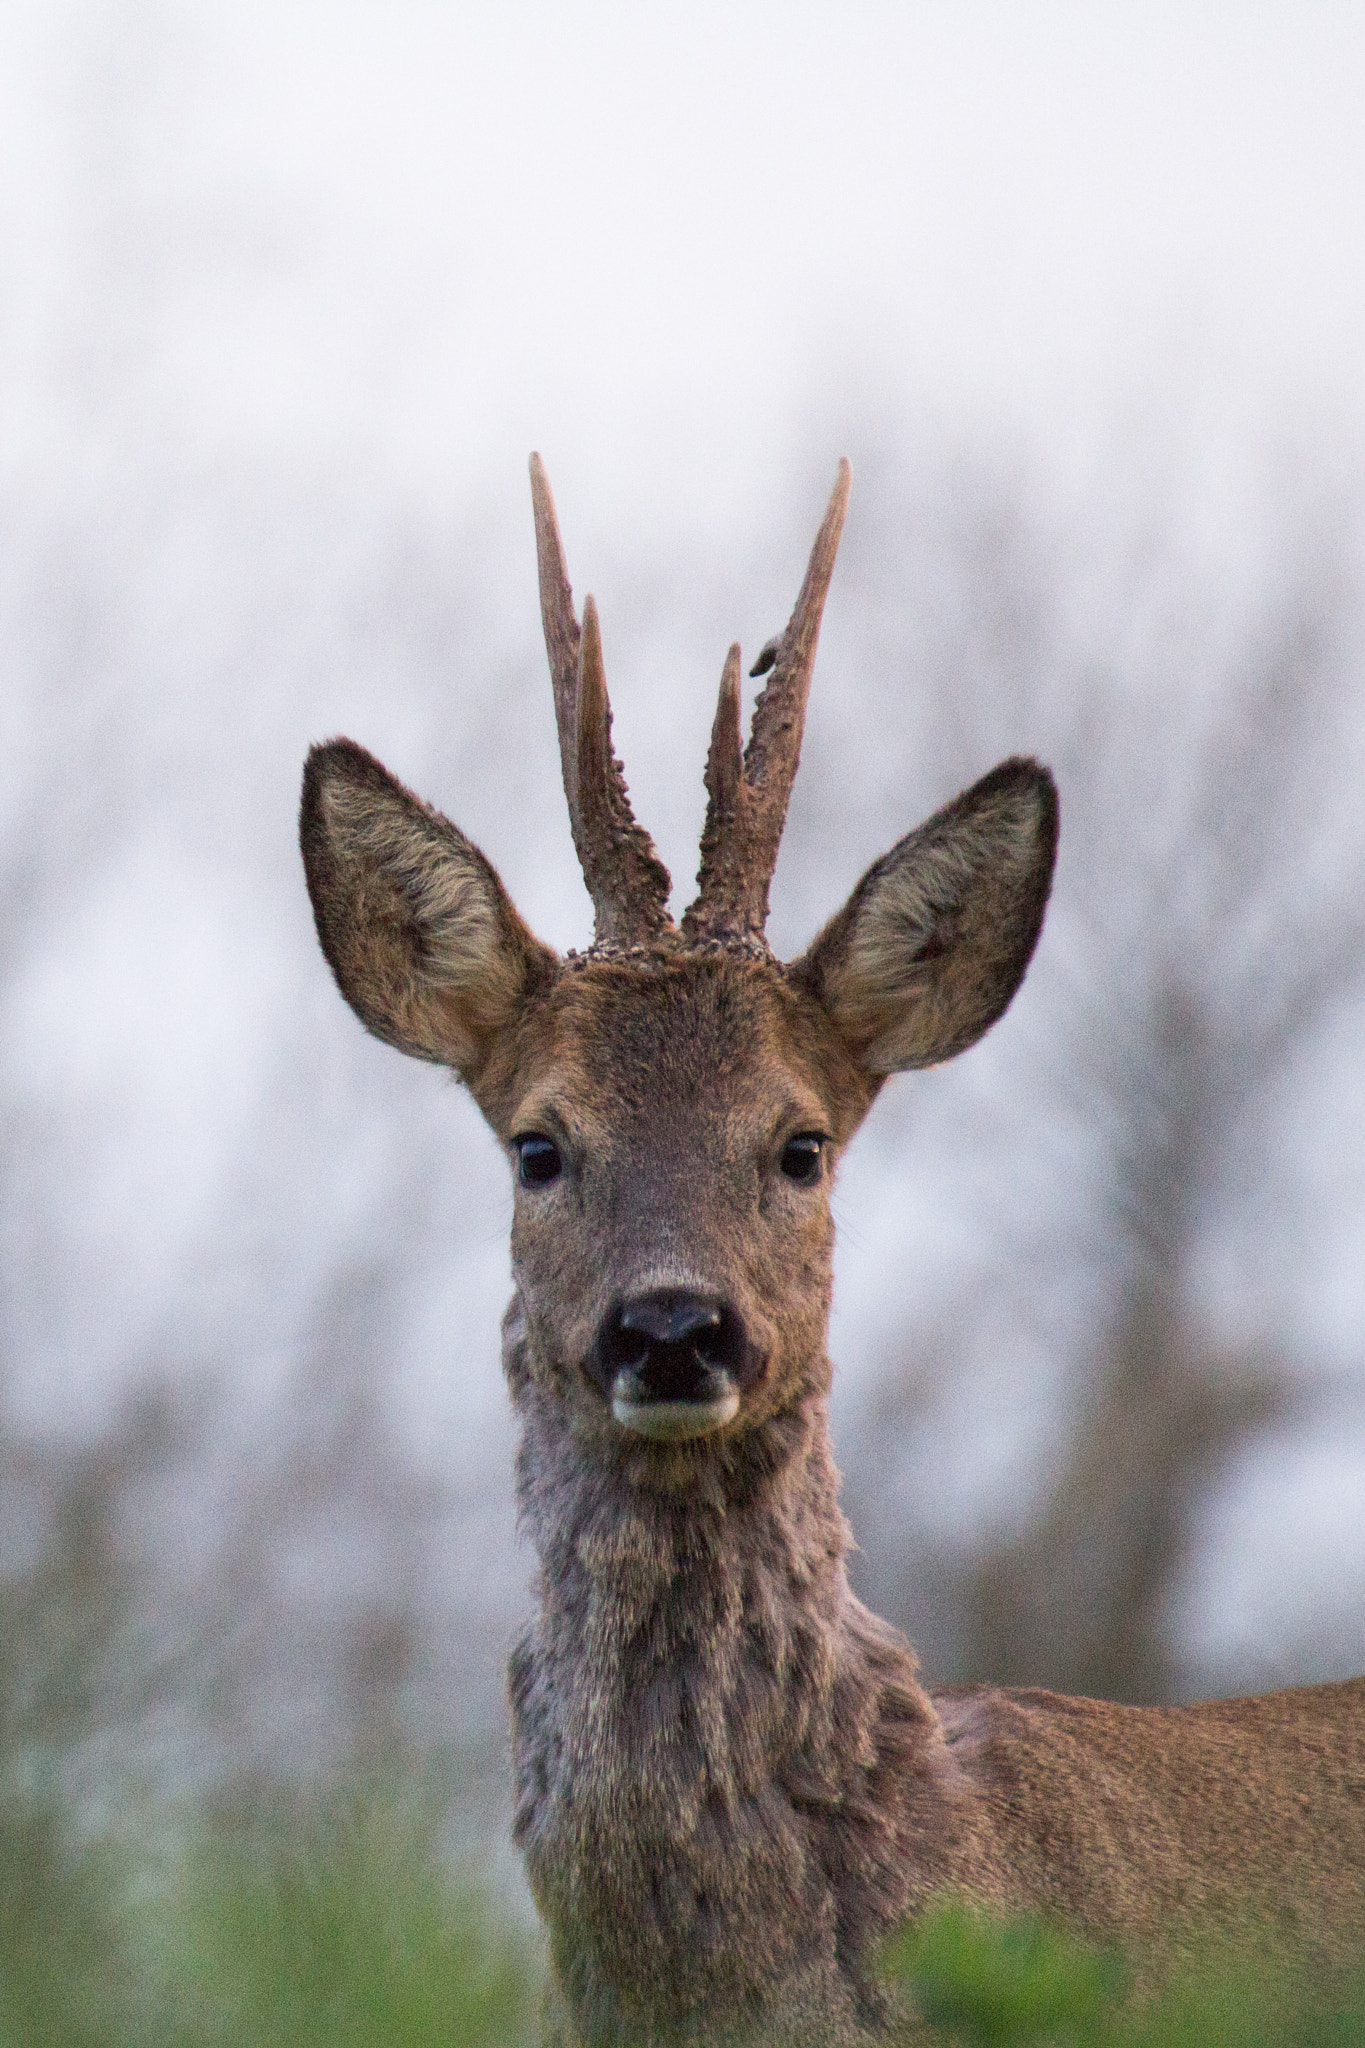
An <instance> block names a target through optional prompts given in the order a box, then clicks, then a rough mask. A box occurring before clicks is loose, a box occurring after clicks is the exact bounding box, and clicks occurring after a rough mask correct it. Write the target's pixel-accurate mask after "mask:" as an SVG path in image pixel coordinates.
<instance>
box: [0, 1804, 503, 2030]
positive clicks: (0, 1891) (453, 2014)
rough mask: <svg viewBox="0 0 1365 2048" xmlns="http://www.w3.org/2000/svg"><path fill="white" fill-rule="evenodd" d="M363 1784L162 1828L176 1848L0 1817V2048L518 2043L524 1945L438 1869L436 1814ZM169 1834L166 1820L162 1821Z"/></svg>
mask: <svg viewBox="0 0 1365 2048" xmlns="http://www.w3.org/2000/svg"><path fill="white" fill-rule="evenodd" d="M430 1793H431V1787H430V1785H429V1784H424V1783H423V1782H422V1781H421V1777H420V1774H419V1777H418V1781H417V1782H416V1783H415V1784H414V1786H413V1787H412V1788H411V1789H410V1790H408V1791H401V1792H400V1791H398V1790H396V1789H394V1788H393V1787H391V1786H385V1785H375V1784H370V1783H363V1782H362V1783H360V1784H354V1785H348V1786H346V1787H344V1788H339V1789H334V1790H332V1791H331V1792H328V1793H325V1794H320V1795H314V1796H310V1797H303V1796H301V1795H299V1794H297V1793H291V1792H288V1791H285V1790H281V1789H276V1790H274V1791H272V1792H269V1793H267V1792H263V1791H262V1792H257V1793H256V1794H254V1795H253V1796H251V1797H250V1798H244V1799H241V1800H238V1801H235V1802H234V1803H233V1804H232V1805H231V1806H222V1807H218V1808H216V1809H215V1810H213V1811H210V1812H204V1811H201V1812H199V1813H197V1814H196V1815H194V1816H193V1817H192V1818H191V1820H190V1821H189V1823H188V1824H187V1825H186V1824H185V1817H184V1816H173V1815H169V1814H168V1816H167V1820H168V1822H169V1823H170V1828H169V1832H171V1833H172V1834H173V1835H174V1836H175V1837H176V1840H175V1846H174V1847H173V1848H171V1849H163V1851H162V1852H161V1853H159V1854H158V1853H157V1852H156V1851H155V1850H153V1849H149V1848H148V1847H146V1846H145V1845H144V1846H143V1847H141V1848H137V1847H134V1846H131V1845H125V1846H122V1847H115V1846H114V1845H112V1844H111V1843H108V1842H104V1843H100V1844H95V1845H91V1844H83V1843H81V1842H80V1841H79V1840H78V1839H77V1838H76V1837H75V1836H74V1835H73V1833H72V1831H71V1830H70V1828H69V1827H68V1826H66V1825H64V1823H63V1819H62V1817H61V1816H60V1814H59V1813H58V1812H57V1811H56V1810H55V1808H54V1807H53V1806H52V1805H51V1804H47V1803H40V1802H35V1801H31V1800H25V1799H23V1798H17V1799H16V1798H14V1797H11V1798H9V1799H8V1800H7V1801H6V1804H5V1811H4V1813H3V1815H2V1816H0V2048H124V2044H127V2048H133V2044H137V2048H161V2044H165V2048H172V2044H174V2048H210V2044H213V2048H219V2044H221V2048H229V2044H230V2048H351V2044H354V2048H361V2044H365V2048H375V2044H386V2048H388V2044H392V2048H521V2044H523V2043H530V2042H532V2041H533V2040H534V2038H535V2025H536V2015H537V2011H538V2006H539V1984H540V1961H539V1954H538V1949H537V1945H536V1943H535V1941H534V1938H533V1937H532V1936H531V1934H530V1933H529V1931H528V1930H527V1929H526V1928H525V1927H524V1926H523V1925H521V1924H520V1923H518V1922H517V1921H516V1920H515V1918H514V1917H513V1916H512V1915H511V1914H510V1913H508V1912H506V1911H505V1910H504V1911H500V1910H499V1909H497V1908H496V1907H495V1906H494V1905H493V1904H492V1902H491V1900H490V1898H489V1896H488V1894H487V1892H486V1891H485V1890H483V1889H482V1888H481V1887H480V1886H479V1885H478V1884H477V1883H476V1882H474V1881H472V1880H470V1879H468V1878H462V1877H460V1876H459V1875H458V1874H456V1873H454V1872H452V1871H451V1870H450V1869H449V1868H448V1867H447V1866H446V1864H445V1862H444V1860H443V1857H442V1853H441V1834H442V1829H443V1824H444V1816H445V1802H444V1801H443V1800H441V1799H439V1798H436V1797H430V1796H428V1795H429V1794H430ZM177 1821H178V1822H179V1823H180V1824H179V1825H177Z"/></svg>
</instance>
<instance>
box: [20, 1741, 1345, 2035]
mask: <svg viewBox="0 0 1365 2048" xmlns="http://www.w3.org/2000/svg"><path fill="white" fill-rule="evenodd" d="M445 1812H446V1798H445V1794H444V1791H443V1788H442V1787H441V1785H440V1784H439V1783H437V1782H433V1781H432V1780H430V1779H429V1778H423V1776H422V1775H421V1774H414V1776H413V1778H412V1779H411V1780H410V1781H409V1783H408V1784H407V1785H406V1786H400V1785H399V1784H398V1783H397V1781H393V1780H391V1781H386V1782H382V1783H375V1782H373V1781H363V1782H359V1783H349V1784H345V1785H342V1786H338V1787H336V1788H334V1789H332V1790H331V1791H330V1792H327V1793H325V1794H320V1795H314V1796H309V1797H305V1796H302V1795H299V1794H297V1793H289V1792H286V1791H280V1790H276V1791H273V1792H270V1791H265V1792H261V1793H259V1794H258V1795H256V1796H255V1797H253V1798H251V1799H250V1800H245V1799H244V1800H238V1801H236V1802H235V1803H233V1804H231V1805H224V1806H220V1807H218V1808H216V1809H214V1810H212V1811H200V1812H198V1813H195V1814H191V1815H189V1816H186V1815H184V1814H180V1815H163V1816H162V1817H161V1818H162V1823H163V1825H162V1828H161V1842H162V1846H161V1847H159V1848H158V1847H157V1846H156V1845H155V1838H154V1837H152V1836H149V1835H148V1834H147V1833H145V1832H144V1834H143V1836H142V1837H140V1838H139V1837H137V1836H135V1835H134V1834H133V1832H132V1831H131V1829H130V1830H129V1831H128V1833H127V1836H126V1839H125V1841H124V1843H123V1844H122V1846H119V1845H118V1844H115V1843H111V1842H103V1843H95V1844H82V1843H81V1842H80V1841H79V1840H77V1839H76V1838H75V1837H74V1836H73V1835H72V1833H71V1831H70V1829H69V1828H68V1827H67V1826H66V1825H65V1823H64V1821H63V1817H62V1815H61V1813H60V1811H59V1809H58V1807H57V1806H56V1804H55V1803H54V1802H53V1800H52V1799H51V1798H49V1799H47V1800H43V1799H40V1798H36V1797H32V1796H29V1797H24V1796H21V1795H19V1794H18V1793H14V1792H11V1793H9V1794H8V1795H5V1796H3V1797H0V2048H134V2044H136V2048H529V2044H531V2043H532V2042H533V2041H534V2040H535V2038H536V2015H537V2010H538V2005H539V1987H540V1978H541V1959H540V1953H539V1949H538V1946H537V1944H536V1942H535V1941H534V1939H533V1937H531V1936H530V1935H529V1934H528V1932H527V1931H526V1930H525V1928H524V1927H522V1926H521V1925H520V1924H519V1923H517V1922H516V1921H515V1919H514V1918H512V1917H511V1916H509V1915H508V1914H507V1912H506V1911H505V1910H500V1909H499V1908H498V1907H497V1906H495V1904H494V1903H493V1902H492V1900H491V1898H490V1896H489V1894H488V1892H487V1891H486V1890H485V1889H483V1888H481V1887H480V1886H479V1885H478V1884H477V1883H476V1882H474V1881H472V1880H471V1879H469V1878H468V1877H461V1876H459V1875H458V1874H455V1873H452V1871H451V1870H450V1869H449V1868H448V1866H447V1864H446V1862H445V1860H444V1859H443V1856H442V1853H441V1838H442V1829H443V1823H444V1817H445ZM885 1962H886V1971H887V1975H888V1976H889V1977H890V1978H891V1979H892V1980H893V1981H894V1982H896V1983H897V1984H898V1985H899V1986H900V1987H901V1989H902V1991H903V1992H904V1993H905V1994H906V1996H907V1998H908V2000H909V2002H910V2004H911V2005H912V2006H913V2008H914V2009H915V2010H916V2011H917V2012H918V2013H919V2014H920V2015H921V2016H922V2020H923V2022H924V2029H922V2032H921V2034H917V2035H916V2036H915V2038H916V2039H920V2038H926V2039H931V2040H934V2041H941V2042H942V2043H944V2044H945V2048H1044V2044H1047V2048H1365V1971H1362V1972H1361V1973H1360V1974H1357V1975H1356V1976H1355V1977H1354V1978H1348V1977H1340V1978H1337V1979H1333V1980H1331V1981H1323V1980H1319V1981H1317V1982H1316V1983H1315V1984H1313V1985H1311V1986H1307V1985H1305V1984H1304V1983H1303V1982H1302V1981H1299V1980H1293V1979H1290V1978H1288V1977H1286V1976H1284V1975H1280V1976H1278V1977H1277V1976H1275V1975H1274V1974H1272V1973H1270V1972H1269V1971H1267V1970H1265V1969H1262V1968H1258V1967H1257V1966H1256V1964H1255V1963H1254V1962H1253V1963H1251V1964H1247V1963H1243V1964H1241V1965H1239V1966H1236V1967H1234V1966H1233V1965H1230V1964H1228V1963H1227V1962H1226V1961H1221V1962H1215V1961H1213V1960H1210V1961H1209V1962H1208V1964H1207V1965H1206V1966H1205V1967H1204V1968H1202V1969H1198V1970H1187V1971H1186V1972H1185V1973H1184V1974H1183V1975H1182V1976H1181V1977H1180V1978H1179V1979H1178V1980H1177V1981H1175V1982H1173V1983H1172V1984H1170V1985H1169V1986H1168V1987H1167V1988H1166V1989H1165V1990H1164V1991H1163V1992H1162V1993H1161V1994H1160V1996H1159V1997H1157V1998H1156V1999H1154V2000H1149V2001H1148V2002H1147V2003H1145V2004H1143V2003H1140V2002H1135V2001H1132V2000H1131V1999H1130V1998H1129V1990H1128V1986H1129V1979H1128V1974H1127V1972H1126V1970H1125V1968H1124V1966H1123V1964H1122V1962H1121V1960H1120V1959H1119V1958H1118V1957H1117V1956H1115V1955H1113V1954H1110V1953H1106V1952H1103V1951H1097V1950H1095V1949H1091V1948H1087V1947H1085V1946H1084V1945H1083V1944H1081V1943H1078V1942H1076V1941H1074V1940H1072V1939H1071V1938H1069V1937H1068V1936H1066V1935H1065V1934H1063V1933H1061V1932H1059V1931H1058V1930H1057V1929H1056V1928H1054V1927H1051V1926H1048V1925H1045V1924H1043V1923H1042V1922H1039V1921H1037V1920H1031V1919H1018V1920H1009V1921H1002V1920H996V1919H992V1918H989V1917H987V1916H985V1915H980V1914H976V1913H972V1912H968V1911H965V1910H963V1909H962V1908H959V1907H946V1908H943V1909H941V1910H939V1911H937V1912H934V1913H931V1914H929V1915H927V1916H926V1917H925V1918H924V1919H923V1920H922V1921H921V1922H919V1923H918V1925H916V1926H915V1927H914V1928H911V1929H908V1930H906V1932H905V1933H903V1934H902V1935H900V1936H899V1937H898V1938H897V1939H896V1941H895V1942H893V1943H892V1944H891V1945H890V1947H889V1949H888V1951H887V1955H886V1959H885ZM925 2030H927V2031H925Z"/></svg>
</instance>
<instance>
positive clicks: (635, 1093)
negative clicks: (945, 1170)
mask: <svg viewBox="0 0 1365 2048" xmlns="http://www.w3.org/2000/svg"><path fill="white" fill-rule="evenodd" d="M530 1036H531V1038H532V1041H533V1043H532V1045H531V1046H530V1047H529V1048H528V1050H527V1053H526V1055H525V1057H524V1059H523V1062H522V1065H521V1067H520V1069H519V1071H518V1074H517V1077H516V1086H515V1089H514V1090H513V1092H512V1097H511V1099H510V1107H509V1109H508V1110H507V1111H506V1113H505V1122H506V1126H507V1128H506V1129H505V1131H504V1132H502V1133H501V1135H503V1136H504V1137H505V1139H506V1141H507V1142H508V1145H509V1151H510V1153H511V1157H512V1163H513V1170H514V1173H515V1176H516V1181H517V1188H516V1208H515V1220H514V1223H513V1233H512V1249H513V1261H514V1266H515V1271H516V1277H517V1284H518V1287H519V1290H520V1293H521V1297H522V1303H523V1307H524V1312H525V1318H526V1326H527V1334H528V1339H529V1348H530V1355H531V1359H532V1361H533V1364H534V1367H535V1369H536V1370H537V1371H539V1372H541V1373H542V1374H543V1375H544V1376H545V1377H546V1379H547V1381H549V1382H552V1383H553V1385H554V1387H555V1389H556V1391H557V1392H558V1393H559V1395H560V1397H561V1398H562V1399H563V1400H564V1401H565V1402H567V1403H568V1404H569V1406H570V1408H571V1410H572V1412H573V1414H574V1416H575V1418H576V1420H577V1421H578V1423H579V1425H580V1426H581V1427H582V1428H583V1429H585V1430H588V1431H591V1432H592V1433H593V1434H595V1435H599V1436H600V1435H606V1436H609V1435H611V1434H612V1433H616V1432H621V1431H624V1432H626V1433H628V1434H630V1435H635V1436H644V1437H646V1438H649V1439H652V1440H656V1441H657V1440H661V1439H662V1440H677V1439H679V1438H691V1437H696V1436H702V1435H707V1434H710V1433H712V1432H714V1431H727V1430H728V1431H733V1430H736V1429H742V1428H744V1427H746V1426H748V1425H750V1424H751V1423H753V1422H754V1421H756V1420H759V1419H761V1418H762V1417H764V1416H766V1415H768V1414H771V1413H772V1412H773V1411H774V1409H775V1408H776V1407H779V1406H781V1405H783V1404H785V1403H788V1402H790V1401H791V1400H792V1399H793V1398H795V1397H797V1396H798V1395H799V1394H800V1393H803V1392H807V1391H809V1390H810V1376H811V1374H812V1372H814V1371H818V1370H819V1369H820V1367H821V1362H822V1359H823V1335H824V1327H825V1320H826V1317H827V1314H828V1308H829V1280H830V1254H831V1249H832V1239H833V1229H832V1224H831V1221H830V1212H829V1196H830V1184H831V1180H832V1177H833V1173H834V1168H835V1163H836V1160H837V1157H838V1152H839V1148H840V1146H841V1145H842V1144H843V1143H844V1142H845V1140H846V1139H847V1137H848V1136H849V1134H850V1132H851V1130H852V1128H853V1127H854V1125H855V1124H856V1123H857V1121H858V1119H859V1117H860V1115H861V1113H862V1110H863V1108H864V1107H865V1105H866V1102H867V1100H868V1099H869V1095H870V1090H869V1089H868V1086H867V1084H866V1082H865V1081H864V1079H863V1077H862V1076H861V1075H860V1074H859V1073H858V1071H857V1069H856V1068H855V1067H854V1065H853V1063H852V1062H851V1061H850V1060H849V1059H848V1058H847V1056H846V1055H845V1054H844V1053H843V1052H842V1049H841V1048H840V1047H839V1045H838V1043H837V1040H835V1039H834V1037H833V1034H831V1033H830V1032H829V1031H828V1029H827V1027H825V1028H822V1020H821V1019H820V1017H819V1015H818V1013H817V1011H816V1008H815V1006H814V1005H813V1004H811V1003H810V1002H809V1001H808V1000H806V999H804V998H803V997H801V996H800V995H799V994H798V993H797V992H796V991H795V990H793V989H792V988H790V987H789V986H788V985H787V984H786V982H785V981H784V979H783V977H782V976H781V975H780V973H778V972H777V971H776V969H774V968H771V967H767V966H765V965H763V964H761V963H758V962H754V961H736V960H733V959H731V958H729V957H727V956H726V955H725V954H724V953H722V952H719V951H716V952H707V953H701V954H696V953H693V954H685V953H684V954H682V955H681V956H680V957H678V958H676V959H671V960H670V959H668V958H667V957H666V956H665V957H662V958H660V959H658V960H657V961H654V962H650V963H649V964H629V963H626V964H620V965H615V964H612V963H609V962H602V963H594V962H590V963H588V964H586V965H585V966H583V967H581V968H579V969H578V970H577V971H571V972H569V973H567V974H565V975H564V976H563V977H562V979H561V981H560V983H559V985H558V986H557V987H556V989H555V990H554V992H553V994H552V995H551V996H550V997H549V999H548V1000H547V1001H546V1003H545V1004H544V1010H543V1015H542V1017H541V1018H540V1020H539V1021H538V1025H537V1028H536V1030H535V1031H534V1032H533V1033H532V1034H530Z"/></svg>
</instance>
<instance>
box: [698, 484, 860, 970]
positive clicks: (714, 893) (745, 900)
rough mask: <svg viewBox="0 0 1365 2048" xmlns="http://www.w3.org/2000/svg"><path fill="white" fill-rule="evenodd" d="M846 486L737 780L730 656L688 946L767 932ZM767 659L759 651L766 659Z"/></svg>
mask: <svg viewBox="0 0 1365 2048" xmlns="http://www.w3.org/2000/svg"><path fill="white" fill-rule="evenodd" d="M852 482H853V471H852V469H851V467H850V465H849V463H848V462H847V461H846V460H845V461H842V462H840V464H839V470H838V475H837V476H836V478H835V483H834V489H833V491H832V492H831V494H830V500H829V504H828V506H827V507H826V510H825V516H824V519H823V520H822V521H821V524H820V531H819V533H818V534H817V535H816V537H815V546H814V547H813V548H812V549H811V556H810V561H809V563H808V564H807V568H806V575H805V580H804V581H803V583H802V585H801V591H800V595H799V596H798V598H797V600H796V608H795V610H794V611H793V612H792V615H791V618H790V619H789V620H788V622H787V630H786V632H785V633H784V634H783V635H782V639H781V642H780V644H779V645H778V648H777V652H776V657H775V659H774V660H773V661H772V663H771V667H772V673H771V675H770V676H769V678H768V682H767V685H766V687H765V688H764V690H763V692H762V694H761V696H760V697H759V699H758V702H757V703H756V704H755V706H754V717H753V725H752V729H751V731H750V735H749V744H748V746H747V747H746V749H745V751H744V761H743V766H742V770H741V771H740V772H739V773H738V775H735V776H734V777H733V779H732V777H731V774H730V771H729V769H728V765H727V766H726V767H725V768H722V765H721V763H722V756H723V753H724V754H728V748H729V741H728V738H727V739H726V740H724V741H723V740H722V734H723V733H725V734H728V732H729V729H730V725H731V723H733V727H734V748H735V751H736V752H737V751H738V733H739V725H738V719H739V710H738V693H739V656H738V650H737V649H735V648H732V649H731V656H732V660H727V662H726V664H725V674H724V676H723V677H722V679H721V693H720V704H719V706H718V708H717V711H716V723H715V729H714V731H713V733H712V738H711V756H710V759H709V760H708V762H707V768H706V787H707V790H708V792H709V796H710V801H709V802H708V804H707V811H706V825H705V829H704V830H703V833H702V859H701V870H700V873H699V875H698V877H697V882H698V890H697V900H696V902H695V903H693V904H692V906H691V908H690V909H689V910H688V911H687V913H686V915H685V917H684V919H683V931H684V934H685V935H687V936H689V937H693V938H699V937H702V936H708V935H709V936H720V935H721V934H724V933H734V934H753V935H757V934H760V933H761V932H762V930H763V927H764V925H765V923H766V922H767V917H768V889H769V885H770V884H771V882H772V877H773V869H774V867H775V866H776V864H777V848H778V844H779V842H780V840H781V838H782V827H783V825H784V824H785V823H786V818H787V805H788V803H789V801H790V799H791V791H792V783H793V781H794V780H795V777H796V767H797V762H798V761H799V759H800V757H801V735H802V732H803V730H804V728H805V722H806V699H807V697H808V696H809V695H810V683H811V674H812V671H813V669H814V667H815V649H816V644H817V642H818V641H819V638H820V619H821V615H822V614H823V612H824V608H825V595H826V593H827V591H828V590H829V582H830V577H831V576H832V575H833V573H834V558H835V555H836V554H837V553H838V549H839V536H840V534H841V533H842V531H843V525H844V514H845V513H846V512H847V510H848V494H849V489H850V487H851V485H852ZM767 653H768V650H767V649H766V648H765V650H764V655H766V654H767ZM768 666H769V663H768V662H767V661H766V660H765V659H764V656H760V658H759V664H758V667H759V669H760V671H761V669H763V668H767V667H768ZM731 703H733V707H734V708H733V710H731V709H730V704H731Z"/></svg>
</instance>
